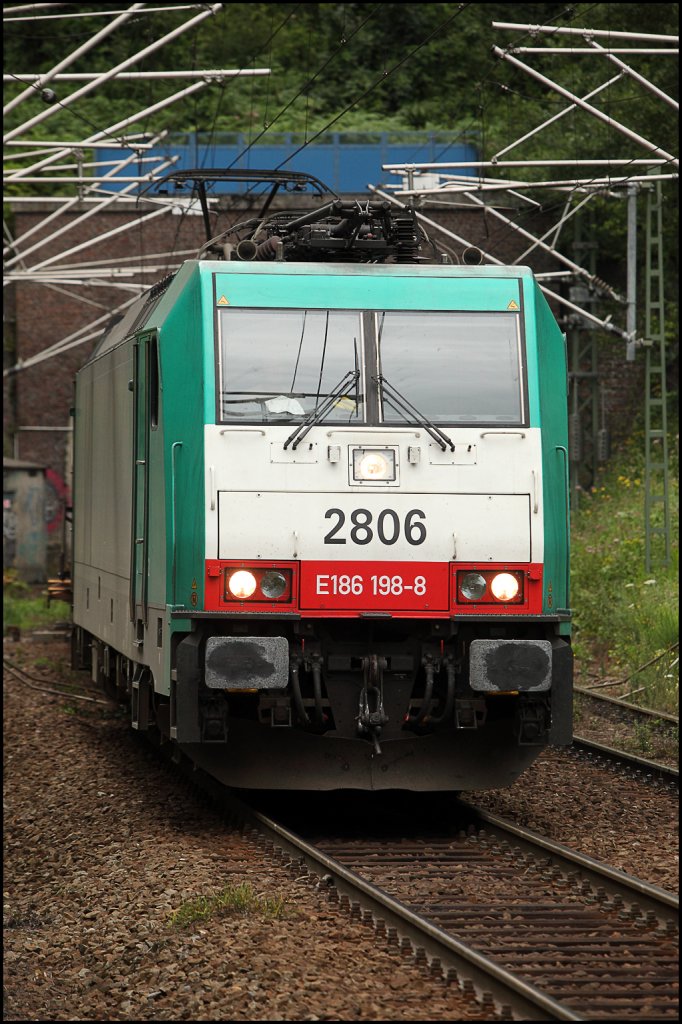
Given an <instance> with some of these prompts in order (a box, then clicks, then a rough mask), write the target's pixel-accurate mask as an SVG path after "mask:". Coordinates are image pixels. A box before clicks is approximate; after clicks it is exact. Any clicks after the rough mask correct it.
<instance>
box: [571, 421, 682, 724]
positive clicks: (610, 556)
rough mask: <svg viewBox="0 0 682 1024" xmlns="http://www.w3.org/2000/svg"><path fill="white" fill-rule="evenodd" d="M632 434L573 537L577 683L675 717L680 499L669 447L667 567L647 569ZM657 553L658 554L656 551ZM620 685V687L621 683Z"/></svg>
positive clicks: (578, 516)
mask: <svg viewBox="0 0 682 1024" xmlns="http://www.w3.org/2000/svg"><path fill="white" fill-rule="evenodd" d="M643 447H644V445H643V441H642V437H641V434H637V433H635V434H634V435H633V436H632V438H631V439H630V441H629V442H628V443H627V444H626V445H625V446H624V447H623V449H622V451H621V452H620V453H618V455H616V456H615V457H614V459H613V460H612V462H611V464H610V465H609V467H608V469H607V470H606V472H605V473H604V475H603V477H602V478H601V479H600V480H598V482H597V484H596V486H595V487H593V488H592V489H591V491H590V492H589V493H583V494H581V496H580V502H579V507H578V509H577V510H575V511H574V512H573V519H572V530H571V544H572V550H571V559H572V566H571V585H572V594H571V605H572V607H573V612H574V616H575V653H576V660H577V681H578V682H580V683H581V684H582V685H590V684H594V683H597V682H605V681H607V680H608V681H610V682H613V683H614V685H612V686H609V687H605V688H603V689H601V691H600V692H603V693H606V694H608V695H610V696H614V697H620V696H627V699H628V700H630V701H632V703H635V704H641V705H642V706H646V707H651V708H655V709H656V710H659V711H666V712H668V713H671V714H677V708H678V688H679V643H678V641H679V613H678V599H679V586H678V567H679V520H678V518H677V515H676V510H677V507H678V495H679V477H678V475H677V457H676V451H675V448H676V445H671V453H674V454H671V474H670V492H671V493H670V505H671V509H672V511H673V520H672V522H671V527H672V534H673V536H672V545H671V547H672V551H671V560H670V565H668V566H663V565H662V564H660V563H658V564H655V567H654V569H653V570H652V571H651V572H649V573H648V572H646V570H645V557H644V544H645V534H644V458H643ZM653 550H654V552H656V548H655V547H654V549H653ZM616 681H618V682H617V683H616Z"/></svg>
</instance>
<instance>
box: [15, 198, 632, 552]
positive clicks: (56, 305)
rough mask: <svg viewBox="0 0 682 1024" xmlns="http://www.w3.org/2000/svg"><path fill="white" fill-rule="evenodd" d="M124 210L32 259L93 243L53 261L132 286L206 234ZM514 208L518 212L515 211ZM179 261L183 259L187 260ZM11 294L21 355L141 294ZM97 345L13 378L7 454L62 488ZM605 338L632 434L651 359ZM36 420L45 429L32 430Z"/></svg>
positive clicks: (184, 221)
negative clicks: (631, 356) (92, 267)
mask: <svg viewBox="0 0 682 1024" xmlns="http://www.w3.org/2000/svg"><path fill="white" fill-rule="evenodd" d="M229 206H230V208H228V209H225V210H223V211H221V212H220V213H216V214H213V215H212V218H213V221H214V224H215V226H214V228H213V231H214V233H216V234H217V233H218V232H219V231H223V230H225V229H226V228H227V227H228V226H230V225H231V224H234V223H237V222H238V221H241V220H243V219H246V218H247V217H250V216H253V215H254V214H255V213H256V212H257V211H256V210H255V209H250V208H249V207H248V205H247V203H246V201H245V200H244V199H243V198H241V197H235V198H233V199H231V200H230V201H229ZM117 207H118V208H117V209H114V208H112V209H111V210H110V211H104V212H100V213H98V214H96V215H93V216H91V217H90V218H89V219H87V220H85V221H83V222H82V223H80V224H75V223H74V222H75V221H76V219H77V218H78V217H80V216H81V215H82V213H83V212H85V211H86V210H87V209H89V207H87V206H82V207H81V208H75V209H73V210H71V211H69V212H67V213H65V214H62V215H61V216H60V217H59V218H57V219H56V220H55V221H53V222H52V223H51V224H50V225H48V227H47V228H45V227H42V228H40V230H39V231H38V232H37V233H36V235H34V236H33V237H32V238H31V239H30V244H33V242H35V241H36V240H38V239H40V238H41V237H43V238H45V237H46V236H47V235H49V234H51V233H52V232H53V231H55V230H56V229H58V228H60V227H62V226H63V225H65V224H69V225H73V227H70V228H69V230H68V231H67V232H66V233H64V234H63V235H61V236H60V237H59V238H57V239H54V240H52V241H46V242H44V243H43V244H42V245H41V247H40V248H39V249H37V250H36V251H35V252H34V253H32V254H31V255H30V256H29V257H28V259H27V262H28V263H29V265H31V266H34V265H35V264H36V263H40V262H42V261H43V260H45V259H48V258H49V257H51V256H53V255H56V254H58V253H60V252H63V251H64V250H65V249H70V248H71V247H73V246H78V245H81V244H83V243H86V246H85V248H83V249H81V250H79V251H78V252H76V253H73V254H72V255H69V256H65V257H64V258H62V259H60V260H59V261H58V262H57V263H56V264H54V266H55V267H62V266H64V265H66V264H78V263H85V262H89V261H91V260H92V261H94V260H105V259H106V260H113V261H114V262H116V261H120V263H119V266H120V269H121V271H123V270H129V271H131V272H132V273H133V277H132V278H126V277H121V278H119V279H117V282H116V283H123V284H125V283H126V282H130V281H139V280H141V279H143V280H145V281H146V282H147V283H148V284H149V285H151V284H153V283H154V282H155V281H157V280H159V279H160V278H162V277H164V276H165V273H166V272H167V269H166V268H167V265H168V262H169V260H168V258H167V257H161V258H159V260H158V261H153V262H155V263H158V264H159V265H160V269H159V270H158V271H156V272H155V273H153V274H150V275H147V276H145V277H144V278H140V276H139V267H140V257H141V255H144V254H152V253H167V252H169V251H173V252H175V253H178V252H180V251H182V250H191V251H192V254H194V252H195V251H196V250H197V249H198V248H199V247H200V246H201V244H202V243H203V242H204V240H205V234H204V227H203V220H202V218H201V217H198V216H179V215H177V214H172V213H166V214H164V215H159V216H157V217H156V218H155V219H152V220H149V221H145V220H144V219H143V218H145V217H146V216H147V215H148V214H149V213H150V212H153V211H154V210H156V209H158V207H153V206H147V207H146V208H145V207H141V208H140V209H139V210H136V209H135V208H134V207H132V205H131V206H128V207H127V208H121V204H117ZM51 208H52V207H50V206H49V205H48V204H46V203H45V204H40V203H36V204H35V207H34V206H33V205H31V208H30V209H27V208H25V207H23V208H19V209H18V211H17V212H16V213H15V219H14V234H15V237H19V236H21V235H23V234H24V233H25V232H27V231H28V230H29V229H31V228H33V227H34V226H36V225H37V224H40V223H41V222H42V221H43V220H44V218H45V217H46V215H47V213H48V212H49V211H50V210H51ZM423 212H424V214H425V215H426V216H428V217H429V218H430V219H432V220H435V221H436V222H438V223H441V224H442V225H443V226H444V227H446V228H449V229H450V230H452V231H454V232H456V233H457V234H458V235H460V236H462V237H464V238H466V239H468V240H470V241H471V242H472V243H473V244H474V245H477V246H479V247H480V248H482V249H484V250H486V251H488V252H490V253H492V254H494V255H495V256H496V257H497V258H498V259H501V260H503V261H509V262H512V261H513V260H514V259H516V258H517V257H518V256H519V255H520V253H521V252H523V251H524V250H525V249H526V248H527V247H528V245H529V244H530V243H529V242H528V241H527V240H525V239H523V238H520V237H519V236H518V235H517V234H516V233H515V232H514V231H513V230H512V229H511V228H510V227H509V226H507V225H505V224H503V223H501V222H500V221H499V220H497V219H496V218H495V217H494V216H492V215H491V214H489V213H486V212H484V211H482V210H480V209H465V208H461V207H445V206H444V205H441V206H431V205H428V206H425V207H424V209H423ZM505 212H506V213H507V214H509V215H510V216H513V212H512V211H505ZM524 224H525V225H526V227H527V230H529V231H531V232H534V233H536V234H541V233H542V231H543V228H545V227H546V225H545V224H544V222H543V218H542V216H541V215H540V216H538V217H536V218H535V222H533V221H529V220H528V219H527V218H525V217H524ZM123 225H129V227H128V229H127V230H126V231H124V232H122V233H119V234H116V235H114V236H113V237H110V238H106V237H105V236H106V235H107V234H108V233H109V232H111V231H112V230H114V229H115V228H120V227H122V226H123ZM426 230H427V232H428V233H429V234H430V236H431V237H432V239H433V240H434V242H435V245H436V249H437V250H438V251H441V250H443V249H444V246H443V244H442V243H443V242H444V243H445V245H447V247H448V248H449V249H450V250H454V252H455V253H456V254H457V255H461V253H462V250H463V248H464V247H463V246H462V245H461V244H459V243H457V242H454V241H453V240H451V239H447V238H441V237H439V236H438V234H437V233H436V232H435V231H432V229H431V228H428V227H427V228H426ZM26 244H29V243H28V242H27V243H26ZM180 258H188V257H180ZM190 258H191V257H190ZM148 262H149V261H148ZM171 262H172V263H177V262H178V257H175V258H174V259H173V260H172V261H171ZM527 262H528V264H529V265H530V266H532V267H533V269H534V270H536V271H542V270H556V269H557V263H556V261H555V260H553V259H552V257H550V256H549V255H547V254H545V253H543V252H542V251H541V250H535V251H534V253H533V254H532V256H531V257H530V258H529V260H528V261H527ZM551 287H552V288H553V289H554V290H558V287H559V286H558V285H555V284H552V285H551ZM6 291H9V296H8V297H7V301H6V306H5V321H6V338H7V339H9V340H10V342H11V339H12V335H14V338H15V355H16V358H17V359H21V360H26V359H28V358H29V357H31V356H32V355H35V354H38V353H40V352H42V351H43V350H44V349H46V348H48V347H49V346H50V345H53V344H54V343H55V342H58V341H60V340H61V339H63V338H65V337H66V336H67V335H69V334H71V333H73V332H74V331H76V330H78V329H79V328H82V327H85V326H86V325H87V324H88V323H90V322H91V321H92V320H94V319H96V318H98V317H101V316H103V315H104V314H106V313H107V311H111V310H113V309H114V308H115V307H116V306H117V305H119V304H120V303H121V302H123V301H124V300H125V299H126V298H128V297H131V296H132V294H133V292H132V291H129V290H124V289H122V288H119V287H116V285H115V284H112V283H110V282H104V281H103V283H102V284H101V285H99V286H94V285H93V286H89V287H85V286H82V285H80V284H63V285H62V284H60V285H51V286H48V285H44V284H39V283H34V282H29V281H26V282H19V283H17V284H15V285H13V286H12V287H10V288H9V289H6ZM554 311H555V313H556V314H558V315H559V316H560V317H561V316H562V315H563V314H564V312H565V311H564V310H562V309H561V308H556V307H555V310H554ZM103 326H104V324H102V325H101V326H100V327H98V328H95V330H97V331H98V332H100V331H101V330H102V328H103ZM95 343H96V340H91V341H89V342H86V343H84V344H81V345H78V346H77V347H74V348H72V349H70V350H68V351H66V352H64V353H63V354H61V355H58V356H56V357H55V358H52V359H48V360H46V361H43V362H41V363H39V364H37V365H36V366H35V367H31V368H29V369H26V370H22V371H21V372H19V373H18V374H15V375H12V376H10V377H9V378H6V379H5V381H4V391H5V411H4V432H5V451H6V454H8V455H12V456H14V457H16V458H20V459H24V460H28V461H31V462H36V463H38V464H40V465H44V466H46V467H47V468H48V471H49V472H51V473H52V479H53V483H54V486H55V487H56V488H57V489H59V486H60V484H59V481H63V479H64V476H65V471H66V450H67V433H66V431H65V430H64V428H65V427H67V426H68V425H69V409H70V408H71V406H72V404H73V381H74V377H75V374H76V371H77V370H78V368H79V367H80V366H81V365H82V363H83V362H84V361H85V359H86V358H87V357H88V355H89V353H90V352H91V351H92V348H93V346H94V345H95ZM600 345H601V347H600V366H599V370H600V374H603V378H604V380H603V383H604V386H605V387H606V390H607V410H608V412H609V414H610V419H611V423H612V426H613V428H614V430H613V432H614V437H615V438H616V439H618V437H619V436H622V435H623V434H624V433H627V429H628V428H629V425H630V423H631V420H632V416H633V413H634V411H635V410H636V409H638V408H639V406H640V405H641V402H642V362H643V359H642V358H641V357H640V358H639V359H638V361H637V362H636V363H626V362H625V359H624V351H625V345H624V342H621V341H619V340H618V339H615V338H614V337H612V336H607V337H606V339H605V340H604V342H603V344H601V343H600ZM9 359H10V362H14V359H13V358H12V357H11V356H10V357H9ZM6 365H7V356H6ZM31 427H33V428H34V427H39V428H43V429H39V430H31V429H27V428H31ZM44 428H49V429H44ZM54 532H55V530H54V529H53V533H54Z"/></svg>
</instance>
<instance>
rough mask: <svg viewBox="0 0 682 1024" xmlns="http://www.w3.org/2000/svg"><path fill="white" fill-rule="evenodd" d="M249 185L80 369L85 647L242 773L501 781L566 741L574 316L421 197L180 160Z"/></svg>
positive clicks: (116, 690)
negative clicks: (244, 198)
mask: <svg viewBox="0 0 682 1024" xmlns="http://www.w3.org/2000/svg"><path fill="white" fill-rule="evenodd" d="M247 179H248V181H250V182H252V187H256V185H262V184H263V183H264V184H265V185H266V186H267V188H268V192H267V193H266V197H265V201H264V203H263V207H262V209H261V211H260V212H259V215H258V216H256V217H253V218H251V219H248V220H245V221H244V222H243V223H240V224H236V225H234V226H232V227H231V228H229V229H228V230H227V231H225V232H223V234H221V235H218V236H216V237H210V231H209V232H208V236H209V237H207V241H206V244H205V245H204V246H203V247H202V249H201V250H200V251H199V253H198V254H197V258H196V259H192V260H188V261H186V262H184V263H183V264H182V266H181V267H180V269H179V270H178V271H177V272H176V273H175V274H174V275H171V276H170V277H169V278H167V279H165V280H163V281H161V282H159V283H158V284H157V285H156V286H155V287H153V288H152V289H151V290H150V291H149V292H148V293H146V294H145V295H143V296H141V297H140V298H139V300H137V301H136V303H135V304H134V305H132V306H131V307H130V309H129V310H128V312H127V313H126V314H125V315H124V316H123V318H121V319H119V320H118V321H117V322H112V324H111V325H110V326H109V328H108V329H107V330H106V331H105V333H104V335H103V337H102V338H101V339H100V340H99V342H98V344H97V345H96V347H95V349H94V351H93V352H92V354H91V356H90V357H89V359H88V360H87V362H86V363H85V365H84V366H83V367H82V368H81V370H80V371H79V373H78V375H77V379H76V390H75V395H76V397H75V408H74V484H73V494H74V510H73V522H74V535H73V566H72V575H73V601H74V607H73V621H74V630H73V660H74V665H76V666H78V667H80V668H87V669H88V670H90V671H91V673H92V677H93V679H94V680H96V681H98V682H100V683H102V684H103V685H104V686H105V687H106V688H107V689H108V690H109V691H110V692H111V693H112V694H113V695H117V696H118V697H119V698H120V699H121V700H123V701H127V702H128V703H129V706H130V716H131V725H132V727H133V728H134V729H137V730H141V731H146V730H149V731H153V732H154V734H155V735H157V736H160V737H161V738H162V739H163V741H164V742H171V743H173V744H177V746H178V748H179V749H180V751H182V752H183V753H184V754H186V755H187V756H188V757H189V758H190V759H191V760H192V761H193V762H194V763H195V764H197V765H198V766H199V767H201V768H203V769H204V770H205V771H207V772H209V773H210V774H212V775H214V776H215V777H216V778H218V779H219V780H221V781H222V782H223V783H225V784H227V785H230V786H234V787H239V788H246V789H288V790H335V789H359V790H387V789H402V790H415V791H435V790H449V791H466V790H473V789H487V788H493V787H495V788H496V787H501V786H507V785H509V784H511V783H512V782H513V781H514V780H515V779H516V778H517V777H518V776H519V775H520V774H521V772H522V771H524V769H526V768H527V767H528V766H529V765H530V764H531V763H532V762H533V760H534V759H535V758H536V757H537V756H538V754H539V753H540V752H541V751H542V750H543V749H544V748H545V747H546V746H547V745H548V744H552V745H562V744H569V743H570V742H571V739H572V653H571V637H570V633H571V615H570V610H569V607H568V588H569V550H568V549H569V520H568V497H569V496H568V484H567V479H568V452H567V401H566V386H567V373H566V352H565V339H564V336H563V334H562V333H561V331H560V329H559V327H558V325H557V323H556V321H555V319H554V317H553V315H552V312H551V310H550V308H549V306H548V305H547V302H546V300H545V299H544V296H543V295H542V293H541V291H540V289H539V287H538V285H537V283H536V281H535V279H534V276H533V274H532V272H531V270H530V269H528V268H525V267H519V266H507V267H500V266H495V267H492V266H484V265H480V264H479V265H459V264H457V263H453V262H452V261H451V260H450V259H449V258H448V257H447V256H446V255H441V254H439V253H438V252H437V250H436V249H435V247H434V246H432V244H431V243H430V241H429V239H428V238H427V237H426V236H425V235H424V233H423V231H422V229H421V226H420V225H419V222H418V218H417V216H416V213H415V211H414V210H413V209H411V208H409V207H405V208H400V209H399V211H398V212H396V211H395V209H393V208H391V204H389V203H387V202H382V203H378V202H364V201H363V202H362V203H360V202H358V201H355V200H353V201H351V200H344V199H341V198H339V197H338V196H336V195H335V194H333V193H330V192H329V190H326V188H325V186H323V185H322V183H320V182H318V181H317V179H314V178H312V177H311V176H310V175H304V174H302V173H294V172H291V173H289V172H283V171H274V172H273V171H249V172H248V173H247V172H221V171H211V170H201V171H184V172H178V173H176V174H174V175H169V181H171V182H173V183H174V184H175V185H176V186H177V185H185V184H187V183H188V182H190V181H191V183H192V186H193V189H194V191H195V194H198V195H199V198H200V200H201V202H202V207H203V210H204V215H205V221H206V224H207V226H208V225H209V223H210V221H209V217H208V205H207V188H206V186H207V183H209V182H210V183H212V187H213V186H214V184H215V182H216V181H217V182H225V181H231V182H234V181H237V182H240V181H242V182H244V181H246V180H247ZM164 180H165V179H164ZM311 190H312V192H313V195H312V196H307V197H306V198H307V201H308V205H307V206H303V207H301V205H300V204H299V206H298V207H293V208H291V209H289V208H286V209H280V208H279V206H278V208H277V209H275V205H277V204H273V202H272V200H273V198H274V197H275V194H276V193H277V192H278V191H279V192H280V197H281V196H282V195H284V196H285V197H286V193H287V192H289V193H294V192H295V193H300V192H303V191H308V192H310V191H311Z"/></svg>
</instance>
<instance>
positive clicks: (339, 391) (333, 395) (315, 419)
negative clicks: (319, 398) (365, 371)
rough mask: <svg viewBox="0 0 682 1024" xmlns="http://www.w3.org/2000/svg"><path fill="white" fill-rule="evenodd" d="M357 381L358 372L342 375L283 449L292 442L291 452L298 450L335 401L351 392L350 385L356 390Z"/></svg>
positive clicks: (292, 434) (285, 443)
mask: <svg viewBox="0 0 682 1024" xmlns="http://www.w3.org/2000/svg"><path fill="white" fill-rule="evenodd" d="M359 379H360V371H359V370H348V372H347V373H345V374H344V376H343V377H342V379H341V380H340V381H339V383H338V384H337V385H336V387H335V388H334V390H333V391H330V392H329V394H328V395H327V397H326V398H325V400H324V402H322V404H321V405H317V406H315V408H314V409H313V411H312V412H311V413H309V414H308V416H307V417H306V418H305V419H304V420H303V423H301V424H299V426H298V427H296V430H294V431H293V433H291V434H290V435H289V437H288V438H287V439H286V441H285V442H284V447H285V448H288V447H289V445H290V444H291V442H292V441H293V444H291V448H292V451H296V449H297V448H298V446H299V444H300V443H301V441H302V440H303V438H304V437H305V435H306V434H307V433H308V431H309V430H312V428H313V427H314V426H315V425H316V424H317V423H321V422H322V420H323V419H324V418H325V416H327V414H328V413H330V412H331V410H332V409H333V407H334V403H335V402H336V401H337V399H339V398H341V397H342V396H343V394H344V393H345V392H346V391H350V390H351V388H350V385H354V386H355V388H356V389H357V386H358V380H359Z"/></svg>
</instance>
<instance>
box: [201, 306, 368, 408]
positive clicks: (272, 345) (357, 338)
mask: <svg viewBox="0 0 682 1024" xmlns="http://www.w3.org/2000/svg"><path fill="white" fill-rule="evenodd" d="M219 328H220V389H221V393H220V398H221V409H222V416H221V419H222V421H223V422H234V421H245V422H251V423H254V422H255V423H301V422H302V421H303V420H304V419H305V417H306V416H308V415H310V414H311V413H313V412H314V411H315V410H318V409H319V408H320V406H321V405H322V403H323V401H324V400H325V399H326V398H328V397H329V395H330V394H331V393H332V392H334V390H335V389H336V388H337V387H338V385H339V382H340V381H341V380H343V378H344V377H345V376H346V375H347V374H349V377H348V379H349V381H351V386H350V387H349V389H348V393H345V392H344V393H341V394H339V395H336V396H335V397H334V400H333V403H332V404H331V408H330V409H329V411H328V412H326V414H325V416H324V419H325V421H332V422H337V423H338V422H342V423H358V422H362V421H363V420H364V416H365V412H364V401H363V397H362V391H363V388H362V370H363V352H362V330H361V317H360V313H358V312H346V311H344V310H292V309H287V310H283V309H277V310H274V309H273V310H267V309H221V310H220V324H219ZM356 371H360V372H359V374H358V375H357V376H356V377H355V378H353V374H355V373H356ZM353 379H354V380H355V382H354V383H353Z"/></svg>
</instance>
